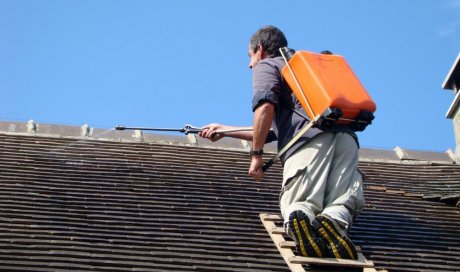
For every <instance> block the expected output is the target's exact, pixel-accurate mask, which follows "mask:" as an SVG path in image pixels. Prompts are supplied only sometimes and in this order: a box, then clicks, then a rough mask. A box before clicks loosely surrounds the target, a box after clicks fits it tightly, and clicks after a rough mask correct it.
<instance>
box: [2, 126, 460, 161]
mask: <svg viewBox="0 0 460 272" xmlns="http://www.w3.org/2000/svg"><path fill="white" fill-rule="evenodd" d="M0 134H6V135H21V136H36V137H50V138H66V139H77V140H95V141H113V142H133V143H155V144H166V145H175V146H188V147H200V148H210V149H224V150H233V151H249V149H250V143H249V142H248V141H245V140H238V139H230V138H224V139H221V140H220V141H218V142H211V141H208V140H206V139H202V138H200V137H197V136H196V135H195V134H188V135H186V136H182V135H180V136H178V135H174V134H160V133H144V132H143V131H140V130H131V131H126V130H125V131H119V130H115V129H114V128H112V129H103V128H92V127H90V126H89V125H88V124H83V125H82V126H72V125H59V124H42V123H36V122H35V121H33V120H30V121H28V122H8V121H0ZM264 149H265V150H266V153H276V144H275V143H270V144H267V145H266V147H265V148H264ZM360 160H361V161H372V162H391V163H403V164H457V162H458V159H457V158H456V156H455V153H454V152H453V151H452V150H450V149H449V150H447V151H446V152H435V151H420V150H410V149H403V148H401V147H399V146H397V147H396V148H395V149H393V150H388V149H379V148H361V149H360Z"/></svg>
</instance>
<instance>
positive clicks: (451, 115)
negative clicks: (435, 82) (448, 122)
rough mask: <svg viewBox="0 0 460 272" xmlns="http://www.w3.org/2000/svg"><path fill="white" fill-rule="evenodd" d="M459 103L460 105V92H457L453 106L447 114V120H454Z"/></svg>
mask: <svg viewBox="0 0 460 272" xmlns="http://www.w3.org/2000/svg"><path fill="white" fill-rule="evenodd" d="M459 103H460V91H457V94H456V95H455V98H454V101H452V104H451V105H450V107H449V110H448V111H447V113H446V117H447V118H449V119H454V114H455V112H456V110H457V108H458V104H459Z"/></svg>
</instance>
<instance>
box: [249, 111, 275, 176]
mask: <svg viewBox="0 0 460 272" xmlns="http://www.w3.org/2000/svg"><path fill="white" fill-rule="evenodd" d="M274 114H275V106H274V105H273V104H272V103H269V102H265V103H263V104H261V105H259V106H258V107H257V108H256V110H255V111H254V127H253V128H254V129H253V132H252V133H253V135H252V149H253V150H262V149H263V148H264V145H265V141H266V139H267V136H268V132H269V131H270V128H271V125H272V121H273V115H274ZM263 164H264V162H263V159H262V156H261V155H253V156H252V158H251V166H250V167H249V172H248V174H249V176H251V177H253V178H254V179H255V180H256V181H260V180H262V178H263V176H264V171H262V166H263Z"/></svg>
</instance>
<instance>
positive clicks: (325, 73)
mask: <svg viewBox="0 0 460 272" xmlns="http://www.w3.org/2000/svg"><path fill="white" fill-rule="evenodd" d="M280 52H281V55H282V57H283V58H284V61H285V62H286V66H285V67H284V68H283V69H282V70H281V74H282V76H283V78H284V80H285V81H286V82H287V84H288V85H289V87H290V88H291V90H292V92H293V93H294V94H295V96H296V97H297V99H298V100H299V102H300V103H301V104H302V106H303V108H304V109H305V111H306V112H307V114H308V117H309V118H310V120H311V122H310V123H309V124H308V125H307V126H306V127H305V128H304V129H302V130H301V131H300V132H299V133H298V134H297V135H296V136H295V137H294V138H293V139H292V140H291V141H290V142H289V143H288V144H287V145H286V146H285V147H284V148H283V149H282V150H281V151H279V152H278V154H277V155H276V156H275V157H274V158H273V159H271V160H270V161H268V162H267V163H266V164H265V165H264V166H263V167H262V169H263V170H264V171H265V170H267V169H268V168H269V167H270V166H271V165H272V164H273V163H274V162H276V161H277V160H278V159H279V158H280V157H281V156H282V155H283V154H284V153H285V152H286V151H287V150H288V149H289V148H290V147H291V146H292V145H293V144H294V143H295V142H296V141H297V140H298V139H299V138H300V137H301V136H302V135H303V134H305V132H306V131H307V130H308V129H310V128H311V127H312V126H314V125H316V126H318V127H324V126H330V125H333V124H348V125H349V126H350V128H351V129H352V130H354V131H363V130H364V129H365V128H366V127H367V125H369V124H371V123H372V120H373V119H374V114H373V113H374V112H375V110H376V105H375V103H374V101H372V98H371V97H370V95H369V94H368V93H367V91H366V90H365V89H364V86H363V85H362V84H361V82H360V81H359V80H358V78H357V77H356V75H355V74H354V73H353V71H352V70H351V68H350V66H349V65H348V63H347V62H346V61H345V58H343V57H342V56H340V55H333V54H331V53H330V52H328V51H326V52H325V53H321V54H317V53H312V52H308V51H298V52H296V53H294V54H291V53H290V52H289V51H288V49H287V48H286V47H285V48H280Z"/></svg>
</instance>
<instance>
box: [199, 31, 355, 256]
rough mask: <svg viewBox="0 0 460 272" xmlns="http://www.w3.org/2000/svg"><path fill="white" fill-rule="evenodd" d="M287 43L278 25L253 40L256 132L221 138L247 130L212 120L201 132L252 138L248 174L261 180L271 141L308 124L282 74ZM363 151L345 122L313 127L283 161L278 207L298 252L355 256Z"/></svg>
mask: <svg viewBox="0 0 460 272" xmlns="http://www.w3.org/2000/svg"><path fill="white" fill-rule="evenodd" d="M287 45H288V42H287V40H286V38H285V35H284V34H283V32H282V31H281V30H279V29H278V28H276V27H274V26H265V27H262V28H261V29H259V30H257V32H255V33H254V34H253V36H252V37H251V39H250V43H249V50H248V51H249V58H250V62H249V68H250V69H252V71H253V91H254V93H253V100H252V110H253V112H254V120H253V127H252V131H239V132H230V133H225V134H222V133H217V131H219V130H221V131H222V130H228V129H237V128H241V127H236V126H227V125H223V124H217V123H213V124H209V125H206V126H204V127H203V131H202V132H201V133H199V135H200V136H201V137H203V138H207V139H209V140H211V141H217V140H219V139H221V138H222V137H224V136H225V137H233V138H238V139H244V140H248V141H251V142H252V149H251V151H250V155H251V164H250V167H249V171H248V174H249V176H251V177H253V178H254V179H255V180H256V181H260V180H262V178H263V176H264V171H263V170H262V166H263V163H264V162H263V159H262V155H263V148H264V145H265V143H267V142H269V141H273V140H277V142H278V149H279V150H280V149H281V148H283V147H284V146H285V145H286V144H287V143H288V142H289V141H290V140H291V139H292V138H293V137H294V136H295V135H296V134H297V133H298V132H299V131H300V130H302V128H304V127H305V126H306V125H307V124H308V123H309V120H308V118H307V117H306V116H307V114H306V113H305V110H304V109H303V108H302V106H301V104H300V103H299V101H298V100H297V98H296V97H295V95H294V94H293V93H292V91H291V89H290V88H289V86H287V84H286V83H285V82H284V80H283V78H282V76H281V69H282V68H283V67H284V66H285V62H284V60H283V58H282V56H281V55H280V53H279V49H280V48H282V47H287ZM358 148H359V145H358V139H357V136H356V135H355V133H354V132H353V131H352V130H351V129H350V128H349V127H348V126H347V125H334V126H330V127H328V128H325V129H319V128H317V127H313V128H311V129H309V130H308V131H307V132H306V133H305V135H303V136H302V137H301V138H300V139H299V140H298V141H297V142H296V143H295V144H294V145H293V146H292V147H291V148H290V149H289V150H288V151H287V152H286V153H285V154H283V156H281V162H282V164H283V183H282V190H281V194H280V209H281V214H282V216H283V218H284V226H285V229H286V231H287V233H288V234H289V235H290V236H291V237H292V238H293V239H294V241H295V243H296V248H297V252H298V253H299V254H300V255H302V256H308V257H329V258H342V259H357V253H356V249H355V246H354V244H353V242H352V241H351V240H350V238H349V237H348V236H347V233H348V231H349V229H350V228H351V225H352V222H353V220H354V219H355V218H356V217H357V216H358V214H359V212H360V211H361V210H362V208H363V207H364V197H363V191H362V181H363V177H362V174H361V172H360V171H359V170H358Z"/></svg>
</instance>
